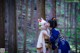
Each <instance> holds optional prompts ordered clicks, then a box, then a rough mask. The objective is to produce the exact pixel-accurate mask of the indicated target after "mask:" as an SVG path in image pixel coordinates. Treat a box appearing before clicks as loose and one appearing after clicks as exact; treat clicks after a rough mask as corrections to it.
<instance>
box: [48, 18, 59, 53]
mask: <svg viewBox="0 0 80 53" xmlns="http://www.w3.org/2000/svg"><path fill="white" fill-rule="evenodd" d="M48 22H49V24H50V29H51V31H50V32H51V33H50V34H51V36H50V42H51V44H52V50H54V53H57V51H58V49H57V46H56V42H57V39H58V38H59V34H60V33H59V31H58V30H57V29H56V27H57V20H56V18H54V17H53V18H52V19H51V20H49V21H48Z"/></svg>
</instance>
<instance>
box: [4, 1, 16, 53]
mask: <svg viewBox="0 0 80 53" xmlns="http://www.w3.org/2000/svg"><path fill="white" fill-rule="evenodd" d="M5 4H7V5H5V18H6V19H7V24H8V26H7V27H6V29H7V36H8V37H7V38H8V41H7V42H8V53H17V36H16V5H15V0H14V1H12V0H8V1H7V0H6V1H5ZM12 12H13V13H12ZM7 42H6V43H7Z"/></svg>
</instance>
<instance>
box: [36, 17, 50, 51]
mask: <svg viewBox="0 0 80 53" xmlns="http://www.w3.org/2000/svg"><path fill="white" fill-rule="evenodd" d="M38 22H39V29H40V34H39V37H38V42H37V53H50V52H49V46H48V42H47V40H49V38H50V31H49V30H48V27H49V24H48V23H47V22H46V21H45V20H43V19H42V18H41V19H38Z"/></svg>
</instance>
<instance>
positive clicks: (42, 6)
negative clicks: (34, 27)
mask: <svg viewBox="0 0 80 53" xmlns="http://www.w3.org/2000/svg"><path fill="white" fill-rule="evenodd" d="M41 17H42V18H44V19H46V18H45V0H41Z"/></svg>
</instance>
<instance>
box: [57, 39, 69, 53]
mask: <svg viewBox="0 0 80 53" xmlns="http://www.w3.org/2000/svg"><path fill="white" fill-rule="evenodd" d="M58 49H59V50H60V51H59V53H70V46H69V43H68V42H67V41H66V40H65V39H59V41H58Z"/></svg>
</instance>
